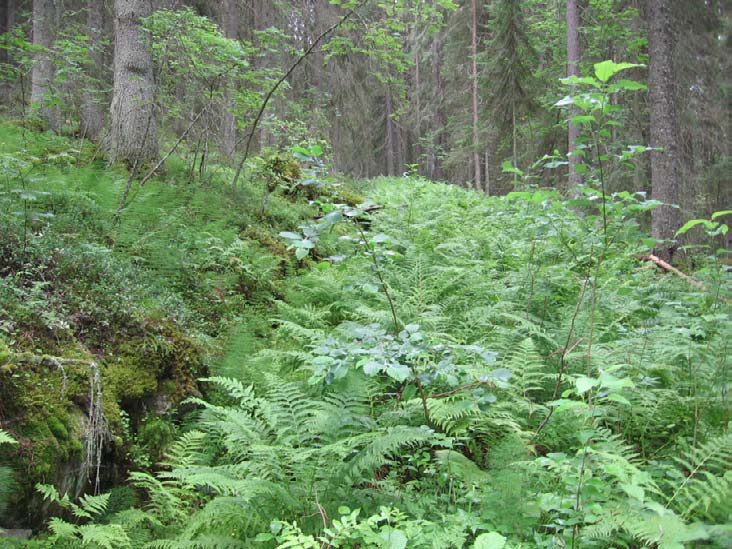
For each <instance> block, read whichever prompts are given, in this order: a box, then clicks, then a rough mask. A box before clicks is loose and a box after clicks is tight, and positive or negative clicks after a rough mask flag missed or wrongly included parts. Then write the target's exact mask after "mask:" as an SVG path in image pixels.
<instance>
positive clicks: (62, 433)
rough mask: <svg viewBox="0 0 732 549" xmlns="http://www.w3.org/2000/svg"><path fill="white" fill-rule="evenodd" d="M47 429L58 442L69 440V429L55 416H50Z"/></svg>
mask: <svg viewBox="0 0 732 549" xmlns="http://www.w3.org/2000/svg"><path fill="white" fill-rule="evenodd" d="M47 424H48V429H49V431H51V433H52V434H53V436H54V437H56V440H58V441H59V442H66V441H67V440H69V431H68V429H66V425H64V424H63V422H62V421H61V420H60V419H59V418H58V417H56V416H50V417H49V418H48V421H47Z"/></svg>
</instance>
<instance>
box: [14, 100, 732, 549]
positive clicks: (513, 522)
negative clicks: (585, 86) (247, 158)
mask: <svg viewBox="0 0 732 549" xmlns="http://www.w3.org/2000/svg"><path fill="white" fill-rule="evenodd" d="M588 108H589V107H588ZM581 116H585V119H586V122H587V124H588V125H591V124H595V123H597V124H601V123H604V122H603V121H604V119H602V120H600V119H599V118H597V119H596V118H594V116H595V115H581ZM591 116H592V119H590V118H591ZM580 122H581V120H580ZM0 132H1V139H0V141H2V142H3V143H4V146H3V149H4V151H5V152H4V153H3V156H2V162H3V165H4V166H5V168H4V170H5V173H6V174H7V175H6V177H5V181H4V182H3V188H2V192H3V194H2V195H0V196H1V197H2V198H0V200H2V201H3V211H4V212H7V215H2V216H0V223H2V231H3V234H6V235H8V237H7V238H5V239H4V240H3V242H2V250H1V252H0V257H2V263H1V264H0V265H1V266H2V271H1V274H2V279H0V299H1V301H0V307H2V312H3V314H2V319H3V320H2V322H0V338H1V339H0V341H2V347H0V361H1V364H2V365H1V366H0V376H2V384H0V391H1V394H0V413H1V414H2V417H4V418H13V421H12V422H7V421H4V423H3V425H4V428H5V430H6V431H8V432H9V433H11V434H12V435H13V438H14V439H16V440H17V441H18V442H19V444H5V445H4V446H3V447H2V448H1V449H0V457H1V458H2V462H3V464H4V468H3V469H2V470H1V471H0V504H2V503H3V502H6V503H8V502H13V503H15V504H18V503H19V502H22V504H23V505H26V506H27V505H32V506H35V508H37V509H41V503H42V501H45V503H44V505H45V507H44V509H47V511H45V512H44V513H43V514H41V513H39V514H38V515H37V516H36V517H35V518H37V519H39V520H44V521H45V520H46V517H47V516H48V515H47V514H46V513H48V514H50V515H55V518H51V519H50V521H49V522H47V523H46V524H47V526H48V530H47V531H46V532H45V533H43V534H41V535H40V536H39V537H38V539H36V540H34V541H29V542H24V546H27V547H60V548H65V547H69V548H70V547H79V546H81V545H84V546H88V547H115V548H117V547H120V548H123V547H130V548H133V547H134V548H136V547H146V546H147V547H166V548H167V547H314V548H315V547H323V546H330V547H394V548H404V547H436V548H440V547H478V548H480V547H488V548H492V547H568V546H573V547H619V546H623V547H662V548H674V547H684V546H687V545H688V544H694V543H704V544H706V545H707V546H712V547H726V546H728V540H729V537H730V535H731V531H730V528H731V527H730V519H729V517H730V514H731V513H732V507H730V502H731V501H732V476H730V472H729V471H730V464H732V438H730V434H729V430H728V429H729V424H730V421H732V409H731V408H730V403H729V396H728V393H729V387H730V368H731V367H732V356H731V355H730V351H729V340H730V337H732V316H731V315H730V309H729V306H728V304H727V299H728V296H729V293H730V288H729V281H728V280H727V279H726V278H725V276H726V275H724V268H725V265H724V262H723V261H722V259H723V257H724V251H723V250H719V251H717V252H716V253H715V251H714V249H713V248H710V250H709V253H710V255H709V257H708V258H706V259H705V258H703V257H702V256H698V257H696V258H695V261H696V262H698V265H697V268H696V272H694V273H693V276H694V278H695V280H694V282H695V284H696V285H695V284H691V283H689V281H688V280H685V279H683V278H682V277H678V276H675V275H673V274H662V273H661V272H660V271H656V270H655V267H654V266H653V264H652V263H648V262H646V261H644V260H643V256H645V255H646V254H648V247H649V246H652V244H653V242H652V240H649V239H648V238H647V237H646V235H645V233H644V231H643V229H642V226H643V225H644V224H645V223H646V216H647V215H648V212H649V211H650V210H651V209H652V208H653V207H655V205H656V203H654V202H652V201H646V200H645V198H644V196H643V195H641V194H635V195H634V194H630V193H617V194H615V195H605V196H604V200H602V197H603V195H602V194H601V193H600V192H599V191H598V190H597V189H592V188H589V187H587V188H584V190H583V192H582V193H581V194H579V195H578V198H576V199H574V200H570V201H567V200H564V199H562V198H561V196H560V195H559V194H558V193H557V192H555V191H552V190H543V189H539V188H536V187H532V186H531V185H528V186H527V187H526V189H525V190H522V191H517V192H513V193H510V194H508V195H507V196H505V197H490V198H489V197H486V196H483V195H479V194H476V193H473V192H470V191H466V190H463V189H459V188H457V187H452V186H447V185H441V184H434V183H430V182H427V181H424V180H422V179H419V178H382V179H376V180H373V181H371V182H364V183H360V184H359V185H358V195H360V194H363V196H364V197H365V201H363V200H362V199H361V198H359V196H358V195H357V194H356V193H354V191H352V190H346V187H344V186H340V185H339V184H337V183H336V182H334V181H333V180H331V179H328V178H324V177H323V174H324V170H322V169H321V168H319V167H318V166H319V165H320V164H319V163H320V160H319V156H320V151H319V150H318V148H298V149H296V150H295V158H297V159H299V160H295V158H293V157H291V156H289V155H288V153H285V152H282V153H277V154H270V155H264V156H262V157H261V158H257V159H254V160H253V161H252V162H251V163H250V165H249V168H248V171H247V178H246V179H247V181H246V183H245V184H244V185H243V186H241V188H240V189H239V190H237V191H232V190H231V189H230V188H229V186H228V184H227V183H228V181H229V180H230V175H231V173H230V171H229V170H227V169H226V168H220V167H217V166H213V167H211V168H210V170H209V172H208V176H207V177H205V178H203V179H201V178H194V179H190V174H189V173H187V171H186V170H185V166H184V161H183V159H182V157H181V158H180V159H175V158H174V159H172V160H171V162H170V163H169V165H168V169H167V172H166V174H165V176H164V177H159V178H155V179H153V180H151V181H150V182H148V183H147V184H146V185H145V186H143V187H136V188H135V189H134V191H133V193H132V194H131V195H130V200H129V201H128V205H127V206H126V207H125V208H124V209H123V211H122V212H121V214H120V215H119V216H116V215H115V212H116V211H117V207H118V204H119V197H120V196H121V195H122V193H123V192H124V189H125V187H126V185H127V179H126V177H125V174H124V173H123V172H121V171H115V170H110V169H108V168H106V167H105V166H104V165H103V164H101V163H99V162H98V161H96V160H95V158H94V155H95V152H94V150H93V149H91V148H87V147H82V146H80V145H79V144H78V143H77V142H72V141H68V140H65V139H61V138H56V137H49V135H48V134H38V133H34V132H30V131H27V130H24V129H22V128H19V127H17V126H13V125H11V124H4V125H3V126H2V127H1V128H0ZM551 161H552V159H549V162H551ZM588 166H589V169H591V170H592V172H591V174H590V175H591V179H594V178H599V177H601V174H599V173H598V172H597V171H596V170H595V169H594V168H593V167H592V166H593V165H592V164H591V163H590V162H589V161H588ZM508 169H512V168H510V167H509V168H508ZM302 174H305V175H304V179H301V177H303V175H302ZM597 185H598V186H600V185H601V181H600V180H597ZM727 214H728V212H727ZM724 221H725V212H720V213H719V214H717V215H715V216H714V219H712V220H699V221H698V222H696V223H691V224H687V227H684V228H683V230H684V231H691V230H698V228H695V227H697V226H702V227H704V228H705V230H706V231H707V232H708V233H709V234H708V235H707V237H708V238H709V239H710V240H709V242H710V244H711V243H713V242H714V239H715V238H716V236H717V233H720V234H721V233H724V232H725V231H726V229H725V228H723V227H726V225H724ZM296 255H297V257H295V256H296ZM97 368H98V371H99V378H98V381H99V384H98V387H97V386H96V385H95V382H94V374H95V372H96V371H97V370H96V369H97ZM95 387H96V388H95ZM96 390H99V391H100V392H99V393H96V392H95V391H96ZM97 394H98V395H100V396H101V397H102V407H101V414H97V415H95V412H94V410H95V408H94V405H93V401H94V396H95V395H97ZM95 418H96V423H95ZM100 418H101V424H100V421H99V420H100ZM93 424H94V425H96V426H97V431H96V434H95V435H94V433H95V432H94V431H92V432H91V433H92V434H93V435H94V436H96V437H97V440H98V442H99V444H100V445H101V450H98V451H97V453H96V454H93V455H96V456H99V459H100V460H101V461H100V463H101V464H102V467H101V472H100V474H99V475H100V476H99V483H100V485H101V488H102V490H104V493H103V494H102V495H98V496H92V495H83V496H81V494H82V493H83V492H84V487H85V486H86V484H87V480H86V477H85V476H84V475H89V476H90V477H91V482H92V486H93V484H94V482H95V481H96V479H95V478H94V477H95V475H96V472H95V464H94V463H93V462H92V463H89V462H88V455H89V451H90V447H89V446H88V445H89V441H90V438H91V440H93V439H94V436H91V437H90V430H89V428H90V425H93ZM0 434H2V437H3V438H0V442H3V443H7V442H10V440H8V437H7V435H6V433H4V432H3V433H0ZM91 450H94V448H93V447H92V448H91ZM95 451H96V450H95ZM85 466H86V469H84V467H85ZM10 471H14V472H15V474H14V475H12V474H9V473H10ZM72 471H76V473H72ZM12 476H14V477H15V479H16V480H15V481H14V483H19V484H20V486H15V487H13V486H11V482H10V478H11V477H12ZM127 476H128V477H129V480H128V481H127V483H126V484H125V485H124V486H119V483H120V482H121V481H122V480H123V479H124V478H125V477H127ZM36 485H37V487H36ZM54 486H55V487H54ZM109 489H111V491H110V490H109ZM79 496H81V497H80V499H79ZM49 503H50V506H49ZM37 525H38V526H41V524H37Z"/></svg>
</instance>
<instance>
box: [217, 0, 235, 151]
mask: <svg viewBox="0 0 732 549" xmlns="http://www.w3.org/2000/svg"><path fill="white" fill-rule="evenodd" d="M239 18H240V13H239V1H238V0H222V6H221V19H222V21H221V23H222V27H223V31H224V36H226V38H231V39H232V40H236V39H237V38H239ZM234 91H235V90H233V89H232V86H231V85H229V86H228V87H227V89H226V93H225V95H224V109H223V112H222V114H221V141H222V145H223V150H224V155H226V157H227V158H228V159H229V160H233V159H234V156H235V155H236V117H235V116H234Z"/></svg>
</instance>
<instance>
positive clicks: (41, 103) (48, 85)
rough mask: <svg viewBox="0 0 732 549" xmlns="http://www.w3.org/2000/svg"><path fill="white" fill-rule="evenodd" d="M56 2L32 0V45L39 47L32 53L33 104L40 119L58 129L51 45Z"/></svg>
mask: <svg viewBox="0 0 732 549" xmlns="http://www.w3.org/2000/svg"><path fill="white" fill-rule="evenodd" d="M55 23H56V5H55V1H54V0H33V45H34V46H37V47H38V48H39V49H38V51H36V52H35V53H34V54H33V69H32V71H31V107H32V108H34V109H35V110H36V112H37V113H38V114H39V116H40V118H41V121H42V122H43V123H44V124H46V125H48V126H50V127H51V128H54V129H56V128H57V126H58V121H57V115H56V109H54V108H53V107H52V106H50V104H49V102H50V101H51V99H52V98H51V95H52V87H53V75H54V66H53V59H52V58H51V53H50V48H51V46H53V42H54V38H55V37H54V30H55V29H54V26H55Z"/></svg>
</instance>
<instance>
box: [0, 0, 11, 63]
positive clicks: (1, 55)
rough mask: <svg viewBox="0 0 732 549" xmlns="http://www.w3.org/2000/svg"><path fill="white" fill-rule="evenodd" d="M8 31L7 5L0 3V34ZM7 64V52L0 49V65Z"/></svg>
mask: <svg viewBox="0 0 732 549" xmlns="http://www.w3.org/2000/svg"><path fill="white" fill-rule="evenodd" d="M8 30H10V28H9V26H8V3H7V2H0V34H5V33H6V32H8ZM7 62H8V50H5V49H0V63H7Z"/></svg>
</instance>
